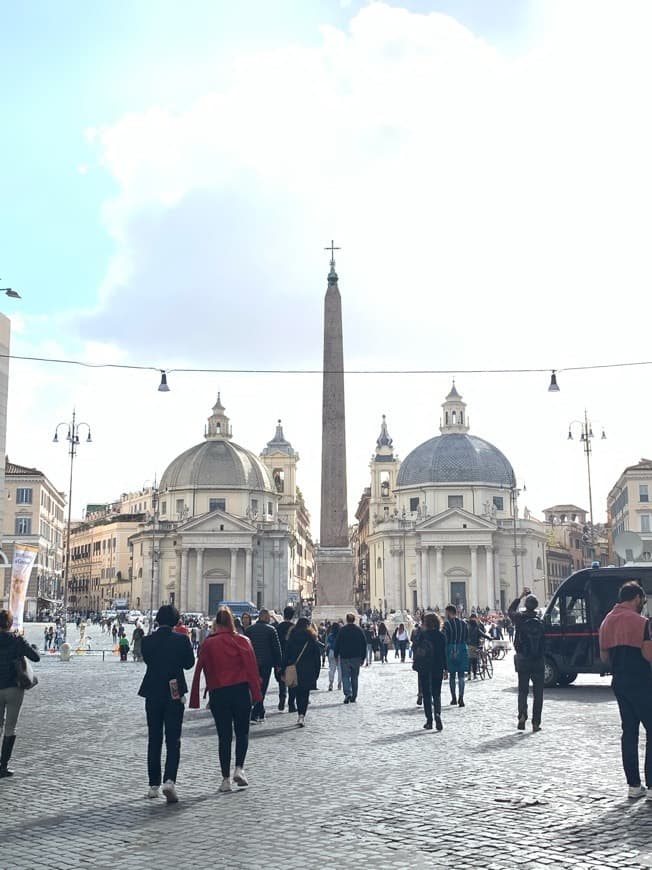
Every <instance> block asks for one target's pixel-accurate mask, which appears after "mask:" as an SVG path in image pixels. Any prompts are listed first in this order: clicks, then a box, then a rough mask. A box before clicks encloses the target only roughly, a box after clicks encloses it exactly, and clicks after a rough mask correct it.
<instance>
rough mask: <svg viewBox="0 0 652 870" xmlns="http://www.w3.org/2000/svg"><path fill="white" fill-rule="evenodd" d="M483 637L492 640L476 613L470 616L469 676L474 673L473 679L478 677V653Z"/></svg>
mask: <svg viewBox="0 0 652 870" xmlns="http://www.w3.org/2000/svg"><path fill="white" fill-rule="evenodd" d="M482 638H484V639H485V640H491V638H490V637H489V635H488V634H487V633H486V631H485V630H484V628H483V627H482V626H481V625H480V620H479V619H478V617H477V616H476V614H475V613H472V614H471V616H470V617H469V673H468V676H469V678H470V677H471V674H473V679H474V680H477V679H478V653H479V651H480V646H481V644H482Z"/></svg>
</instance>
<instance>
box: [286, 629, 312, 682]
mask: <svg viewBox="0 0 652 870" xmlns="http://www.w3.org/2000/svg"><path fill="white" fill-rule="evenodd" d="M307 646H308V641H306V642H305V643H304V645H303V649H302V650H301V652H300V653H299V655H298V656H297V660H296V661H295V663H294V664H293V665H286V667H285V676H284V678H283V680H284V682H285V685H286V686H287V687H288V689H296V687H297V686H298V685H299V676H298V674H297V665H298V664H299V659H300V658H301V656H302V655H303V654H304V652H305V651H306V647H307Z"/></svg>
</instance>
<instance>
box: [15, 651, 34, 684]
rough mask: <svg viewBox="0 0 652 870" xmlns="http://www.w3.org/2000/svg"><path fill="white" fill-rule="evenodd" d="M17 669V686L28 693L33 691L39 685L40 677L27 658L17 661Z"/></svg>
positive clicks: (23, 657)
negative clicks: (30, 690) (29, 690)
mask: <svg viewBox="0 0 652 870" xmlns="http://www.w3.org/2000/svg"><path fill="white" fill-rule="evenodd" d="M15 667H16V685H17V686H18V688H19V689H24V690H25V691H27V690H28V689H33V688H34V686H36V685H38V677H37V676H36V674H35V673H34V668H33V667H32V666H31V664H30V663H29V662H28V661H27V659H26V658H25V656H21V657H20V658H18V659H16V660H15Z"/></svg>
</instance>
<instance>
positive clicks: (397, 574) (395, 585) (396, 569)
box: [387, 547, 403, 610]
mask: <svg viewBox="0 0 652 870" xmlns="http://www.w3.org/2000/svg"><path fill="white" fill-rule="evenodd" d="M391 554H392V574H393V575H394V579H393V582H392V593H393V599H394V600H393V601H392V602H391V603H390V602H389V601H388V602H387V604H388V605H389V609H390V610H392V608H393V609H394V610H400V609H401V601H402V600H403V592H402V590H401V586H402V584H403V580H402V578H401V548H400V547H394V548H393V549H392V550H391Z"/></svg>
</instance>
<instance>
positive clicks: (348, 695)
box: [333, 613, 367, 704]
mask: <svg viewBox="0 0 652 870" xmlns="http://www.w3.org/2000/svg"><path fill="white" fill-rule="evenodd" d="M333 652H334V654H335V658H337V659H339V662H340V668H341V670H342V690H343V691H344V703H345V704H355V702H356V700H357V697H358V677H359V675H360V667H361V666H362V664H363V662H364V660H365V658H366V656H367V641H366V640H365V636H364V632H363V631H362V629H361V628H360V627H359V626H357V625H356V624H355V613H347V614H346V625H343V626H342V628H341V629H340V630H339V631H338V633H337V637H336V638H335V647H334V649H333Z"/></svg>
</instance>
